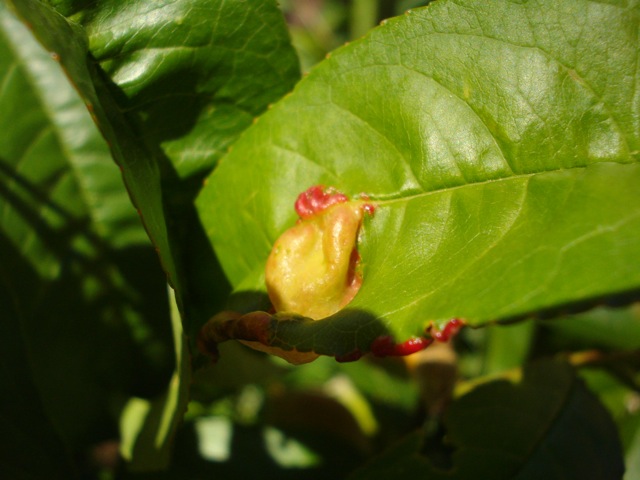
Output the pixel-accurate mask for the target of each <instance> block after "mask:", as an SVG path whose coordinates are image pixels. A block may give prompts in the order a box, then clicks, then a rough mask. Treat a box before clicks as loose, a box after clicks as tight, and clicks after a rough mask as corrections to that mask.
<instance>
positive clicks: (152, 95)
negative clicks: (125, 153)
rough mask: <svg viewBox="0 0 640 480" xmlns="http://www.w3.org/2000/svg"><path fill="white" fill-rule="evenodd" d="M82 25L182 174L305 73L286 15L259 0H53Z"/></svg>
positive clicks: (205, 160)
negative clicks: (285, 19) (169, 0)
mask: <svg viewBox="0 0 640 480" xmlns="http://www.w3.org/2000/svg"><path fill="white" fill-rule="evenodd" d="M49 3H50V4H52V5H54V6H55V8H56V9H57V10H58V11H60V12H61V13H63V14H64V15H65V16H67V17H68V18H69V19H70V20H72V21H74V22H77V23H79V24H81V25H82V26H83V27H84V29H85V31H86V34H87V37H88V41H89V50H90V52H91V54H92V55H93V56H94V57H95V58H96V60H97V61H98V62H99V63H100V66H101V67H102V68H103V69H104V70H105V72H106V73H107V75H108V76H109V78H110V79H111V80H112V81H113V82H114V83H115V84H116V85H117V86H118V87H119V88H120V89H121V92H122V93H123V94H124V96H125V98H119V99H118V102H119V104H120V105H121V107H122V108H124V109H126V110H127V111H128V112H129V113H130V114H132V115H133V116H134V117H136V118H137V119H138V120H139V121H140V123H141V126H140V129H141V133H142V136H143V138H144V141H145V142H146V143H149V144H151V145H156V146H160V147H161V149H162V151H163V153H164V154H165V155H166V156H167V157H168V158H169V159H170V160H171V164H172V165H173V168H175V170H176V172H177V174H178V176H179V177H180V178H185V177H189V176H191V175H196V174H202V173H203V172H204V173H207V172H208V171H209V170H210V169H211V167H213V165H214V164H215V161H216V160H217V159H218V158H219V157H220V156H221V155H222V154H223V153H225V151H226V149H227V147H228V146H229V145H230V144H231V143H233V141H234V140H235V138H236V137H237V136H238V134H239V133H240V132H242V131H243V130H244V129H245V128H247V127H248V126H249V125H251V122H252V121H253V118H254V117H255V116H256V115H258V114H260V113H262V111H264V110H265V109H266V108H267V105H268V104H269V103H270V102H273V101H275V100H277V99H278V98H279V97H281V96H282V95H284V94H285V93H286V92H288V91H289V90H290V89H291V88H292V87H293V85H294V83H295V81H296V80H297V79H298V77H299V68H298V61H297V58H296V55H295V52H294V50H293V48H292V47H291V45H290V44H289V36H288V33H287V30H286V28H285V24H284V19H283V17H282V14H281V13H280V11H279V10H278V8H277V6H276V4H275V2H273V1H271V0H259V1H252V2H244V1H238V0H217V1H210V0H182V1H179V2H164V3H163V4H162V5H158V4H157V3H156V2H148V1H144V0H138V1H130V2H125V3H123V2H120V1H117V0H109V1H106V2H98V3H97V2H94V1H87V0H49Z"/></svg>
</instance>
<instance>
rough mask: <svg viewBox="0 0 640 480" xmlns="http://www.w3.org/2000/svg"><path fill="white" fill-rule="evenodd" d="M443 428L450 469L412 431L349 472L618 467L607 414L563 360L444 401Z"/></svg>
mask: <svg viewBox="0 0 640 480" xmlns="http://www.w3.org/2000/svg"><path fill="white" fill-rule="evenodd" d="M445 427H446V429H447V434H446V439H447V440H446V441H447V442H448V443H449V444H450V446H452V447H453V448H454V453H453V455H452V457H451V461H452V464H453V465H452V468H451V469H438V468H435V467H434V466H432V464H431V463H430V461H429V460H428V455H429V452H428V451H427V452H423V451H422V449H423V441H422V435H421V434H420V433H416V434H413V435H411V436H409V437H408V438H407V439H405V440H404V441H403V443H402V444H399V445H398V446H396V447H394V448H393V449H392V450H390V451H389V452H388V453H387V454H386V455H383V456H382V457H380V459H378V460H377V461H375V462H373V463H372V464H370V465H369V466H367V467H365V468H363V469H362V470H360V471H359V472H358V473H357V474H355V475H354V476H353V477H352V478H353V479H357V478H362V479H365V478H366V479H372V480H373V479H378V478H379V479H387V478H399V477H400V476H404V475H407V476H412V477H414V478H425V479H440V478H442V479H445V478H447V479H477V478H482V479H487V480H489V479H519V480H524V479H540V478H545V479H556V478H557V479H560V478H580V479H594V480H597V479H602V478H610V479H620V478H622V473H623V471H624V464H623V461H622V452H621V446H620V441H619V439H618V433H617V431H616V429H615V425H614V424H613V422H612V420H611V417H610V416H609V414H608V412H607V411H606V410H605V409H604V408H603V407H602V405H601V404H600V403H599V402H598V401H597V399H596V398H595V397H594V396H593V395H592V394H591V392H589V391H588V390H587V389H586V388H585V386H584V384H583V383H582V382H581V381H580V380H579V379H578V378H577V377H576V376H575V375H574V373H573V371H572V369H571V368H570V367H568V366H567V365H566V364H563V363H558V362H551V361H543V362H539V363H537V364H533V365H532V366H531V367H529V368H526V369H525V370H524V376H523V379H522V381H521V382H520V383H518V384H515V385H514V384H510V383H508V382H505V381H499V382H492V383H489V384H485V385H483V386H480V387H478V388H476V389H475V390H473V391H472V392H471V393H469V394H467V395H465V396H463V397H462V398H460V399H459V400H457V401H456V402H454V403H453V404H452V405H451V407H450V410H449V411H448V413H447V416H446V419H445Z"/></svg>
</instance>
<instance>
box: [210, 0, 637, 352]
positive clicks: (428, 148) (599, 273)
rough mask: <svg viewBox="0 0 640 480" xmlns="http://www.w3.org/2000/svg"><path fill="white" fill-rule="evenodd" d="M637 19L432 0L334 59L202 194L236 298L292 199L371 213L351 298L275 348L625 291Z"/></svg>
mask: <svg viewBox="0 0 640 480" xmlns="http://www.w3.org/2000/svg"><path fill="white" fill-rule="evenodd" d="M639 19H640V9H639V6H638V4H637V3H635V2H630V3H629V2H607V3H602V2H590V1H582V0H580V1H573V2H565V1H554V0H546V1H542V2H535V3H531V2H525V3H513V2H507V1H501V2H490V3H487V2H476V1H471V0H464V1H449V0H442V1H439V2H435V3H433V4H432V5H430V6H429V7H427V8H424V9H417V10H415V11H412V12H410V13H408V14H407V15H405V16H403V17H399V18H396V19H391V20H390V21H388V22H387V23H386V24H384V25H382V26H381V27H379V28H377V29H375V30H374V31H372V32H371V33H370V34H369V35H367V36H366V37H365V38H364V39H362V40H360V41H357V42H354V43H352V44H349V45H348V46H345V47H344V48H341V49H340V50H338V51H336V52H334V53H333V54H332V56H331V58H329V59H328V60H326V61H324V62H323V63H322V64H320V65H319V66H317V67H316V68H315V69H314V70H313V71H312V72H311V73H310V75H309V76H308V77H307V78H305V79H304V80H303V81H302V82H300V83H299V85H298V86H297V87H296V90H295V91H294V93H293V94H292V95H291V96H289V97H287V98H285V99H284V100H283V101H281V102H279V103H278V104H277V105H276V106H275V107H274V108H273V109H272V110H270V111H269V112H267V113H266V114H265V115H264V116H262V117H261V118H260V120H259V122H258V123H257V124H256V125H255V126H253V127H252V128H250V129H249V130H247V132H246V133H245V134H244V135H243V136H242V137H241V138H240V140H239V141H238V142H237V143H236V144H235V145H234V148H233V150H232V151H231V153H230V154H229V155H228V156H226V157H225V158H224V160H223V161H222V162H221V163H220V166H219V168H218V169H217V170H216V171H215V172H214V173H213V174H212V176H211V177H210V179H209V182H208V184H207V187H206V188H205V189H204V190H203V193H202V194H201V195H200V197H199V199H198V209H199V212H200V216H201V219H202V223H203V225H204V226H205V228H206V230H207V234H208V236H209V238H210V240H211V242H212V243H213V244H214V246H215V248H216V251H217V253H218V256H219V257H220V258H221V261H222V263H223V267H224V270H225V272H226V273H227V275H228V277H229V278H230V280H231V282H232V284H233V285H234V286H236V287H239V289H241V290H250V289H255V290H261V289H262V288H263V287H262V285H261V278H260V272H261V271H262V269H263V268H264V263H265V260H266V258H267V255H268V254H269V250H270V248H271V246H272V245H273V243H274V241H275V240H276V239H277V238H278V236H279V235H280V234H281V233H282V231H284V230H285V229H286V228H287V227H288V226H290V225H292V224H293V223H294V221H295V213H294V211H293V208H292V206H293V203H294V201H295V198H296V195H297V194H298V193H300V192H301V191H303V190H305V189H306V188H308V187H309V186H310V185H314V184H323V185H327V186H332V187H335V188H337V189H338V190H340V191H342V192H344V193H346V194H348V195H357V194H359V193H365V194H366V195H367V196H368V198H369V199H370V201H371V202H372V203H373V204H375V205H376V211H375V214H374V215H373V217H372V218H370V219H365V222H364V226H363V229H362V231H361V238H360V243H359V253H360V255H361V258H362V265H363V285H362V288H361V290H360V291H359V293H358V295H357V296H356V298H355V299H354V301H353V302H352V303H351V304H349V306H348V307H347V308H346V309H345V310H343V311H342V312H339V313H338V314H336V315H334V316H332V317H330V318H329V319H326V320H324V321H322V322H315V323H309V324H305V325H304V326H300V328H298V326H296V327H295V328H293V326H292V322H285V323H282V322H281V325H279V326H278V330H277V336H278V339H279V340H280V341H282V343H283V344H285V345H286V344H288V345H289V346H294V347H296V348H298V349H300V350H304V349H313V350H315V351H318V352H321V353H328V354H344V353H347V352H349V351H354V350H361V351H368V349H369V348H370V345H371V342H372V341H373V339H374V338H375V337H376V336H377V335H380V334H386V333H391V334H392V335H394V336H395V337H396V338H397V339H398V340H399V341H402V340H405V339H406V338H408V337H410V336H412V335H418V334H420V333H421V332H422V331H423V329H424V328H425V327H427V326H428V325H429V324H430V322H431V321H435V322H437V323H440V322H444V321H445V320H447V319H450V318H456V317H457V318H463V319H465V320H466V321H467V323H468V324H471V325H482V324H484V323H486V322H489V321H494V320H501V319H508V318H515V317H520V316H524V315H529V314H531V313H535V312H539V311H544V310H547V309H554V308H557V307H560V306H564V305H566V304H573V303H576V302H584V301H587V300H589V299H598V298H602V297H609V296H615V295H618V294H623V293H627V292H630V291H634V292H637V290H638V287H639V286H640V268H638V267H639V264H638V258H640V208H639V207H638V205H640V188H639V187H640V165H639V164H638V160H639V158H640V157H639V147H640V129H639V125H640V98H638V96H637V91H638V81H639V80H638V75H637V72H636V66H637V64H638V61H637V60H638V52H639V51H640V48H639V45H638V36H637V32H638V28H639V27H638V25H639V23H640V20H639ZM614 51H615V52H616V55H611V54H610V53H611V52H614ZM288 330H290V333H287V331H288Z"/></svg>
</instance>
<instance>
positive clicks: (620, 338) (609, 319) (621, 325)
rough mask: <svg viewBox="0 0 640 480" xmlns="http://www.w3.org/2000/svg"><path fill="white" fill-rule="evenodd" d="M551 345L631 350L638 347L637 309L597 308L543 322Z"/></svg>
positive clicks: (639, 324)
mask: <svg viewBox="0 0 640 480" xmlns="http://www.w3.org/2000/svg"><path fill="white" fill-rule="evenodd" d="M543 325H544V327H545V328H546V329H548V330H549V331H550V334H551V335H552V338H551V339H550V343H555V344H557V345H559V346H560V347H561V348H562V347H567V346H568V345H571V346H572V347H573V348H574V349H578V348H583V349H586V348H607V349H626V350H633V349H636V348H638V346H639V345H640V305H639V304H634V305H632V306H630V307H628V308H605V307H601V308H596V309H593V310H591V311H589V312H586V313H582V314H579V315H572V316H565V317H560V318H557V319H554V320H549V321H545V322H544V323H543Z"/></svg>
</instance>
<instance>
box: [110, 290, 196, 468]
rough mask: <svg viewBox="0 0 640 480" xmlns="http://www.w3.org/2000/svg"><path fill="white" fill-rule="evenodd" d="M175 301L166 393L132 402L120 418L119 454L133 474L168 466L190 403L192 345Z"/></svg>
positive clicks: (172, 314)
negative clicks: (172, 352)
mask: <svg viewBox="0 0 640 480" xmlns="http://www.w3.org/2000/svg"><path fill="white" fill-rule="evenodd" d="M172 300H173V301H172V302H171V323H172V325H173V335H174V343H175V353H176V369H175V371H174V372H173V375H172V377H171V380H170V382H169V386H168V388H167V391H166V392H164V393H163V394H162V395H160V396H159V397H158V398H156V399H154V400H151V401H149V400H145V399H142V398H132V399H130V400H129V402H128V403H127V405H126V406H125V408H124V411H123V414H122V417H121V419H120V431H121V435H122V439H121V441H122V443H121V445H120V451H121V453H122V456H123V457H124V459H125V460H127V461H128V462H130V464H129V466H130V468H131V470H133V471H149V470H159V469H165V468H167V467H168V466H169V463H170V460H171V446H172V442H173V434H174V432H175V431H176V429H177V428H178V426H179V424H180V422H182V417H183V416H184V413H185V411H186V409H187V403H188V401H189V384H190V380H191V364H190V362H189V346H188V343H187V339H186V338H185V335H184V333H183V331H182V323H181V320H180V312H179V311H178V306H177V304H176V301H175V296H174V295H173V294H172Z"/></svg>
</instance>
